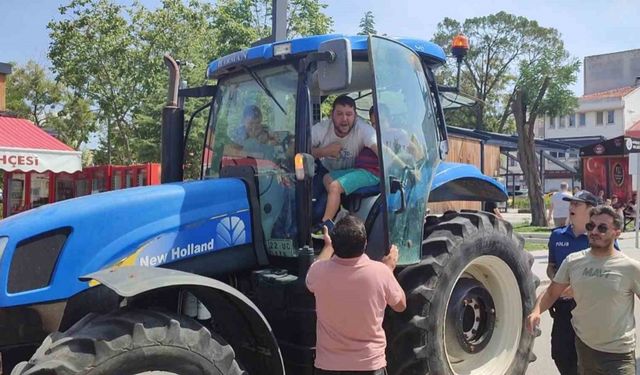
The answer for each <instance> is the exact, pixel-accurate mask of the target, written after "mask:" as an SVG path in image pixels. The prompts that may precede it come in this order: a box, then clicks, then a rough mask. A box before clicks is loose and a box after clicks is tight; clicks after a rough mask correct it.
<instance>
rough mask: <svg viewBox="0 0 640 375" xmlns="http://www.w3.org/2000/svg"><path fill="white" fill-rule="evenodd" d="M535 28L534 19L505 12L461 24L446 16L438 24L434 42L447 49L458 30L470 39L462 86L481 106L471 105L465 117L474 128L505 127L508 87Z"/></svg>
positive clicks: (537, 27)
mask: <svg viewBox="0 0 640 375" xmlns="http://www.w3.org/2000/svg"><path fill="white" fill-rule="evenodd" d="M536 29H540V27H539V26H538V24H537V22H536V21H531V20H528V19H527V18H525V17H518V16H515V15H512V14H509V13H506V12H499V13H496V14H492V15H489V16H484V17H475V18H468V19H466V20H464V22H463V23H462V24H461V23H460V22H458V21H456V20H454V19H451V18H448V17H447V18H445V19H444V20H443V21H442V22H440V23H438V29H437V31H436V34H435V35H434V37H433V41H434V42H435V43H437V44H439V45H440V46H442V47H443V48H445V49H446V50H447V51H449V50H450V47H451V40H452V39H453V37H454V36H455V35H457V34H458V33H460V32H462V33H464V34H465V35H466V36H467V37H468V38H469V43H470V45H471V49H470V51H469V53H468V55H467V57H466V58H465V60H464V69H463V70H462V72H461V81H462V82H461V87H462V88H463V89H464V90H471V91H470V93H472V94H473V95H474V96H475V97H476V98H478V99H480V100H481V103H482V105H476V106H474V107H473V108H472V112H471V113H470V114H469V116H467V119H469V120H471V121H473V124H474V127H475V128H476V129H481V130H485V129H488V130H493V131H497V132H502V131H504V130H505V127H506V124H507V119H508V118H509V116H510V115H511V106H510V103H511V101H512V99H513V92H512V91H510V88H512V87H513V82H514V80H515V78H516V77H517V67H518V63H519V61H520V60H521V59H522V58H524V57H525V56H526V55H527V54H528V53H529V50H530V49H531V48H535V46H534V45H532V44H531V41H530V39H531V36H532V35H531V33H532V32H534V31H535V30H536ZM449 77H453V74H452V73H451V74H449ZM451 80H452V78H449V81H450V82H451ZM467 92H469V91H467Z"/></svg>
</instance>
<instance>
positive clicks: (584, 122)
mask: <svg viewBox="0 0 640 375" xmlns="http://www.w3.org/2000/svg"><path fill="white" fill-rule="evenodd" d="M578 125H579V126H586V125H587V114H586V113H581V114H580V121H579V122H578Z"/></svg>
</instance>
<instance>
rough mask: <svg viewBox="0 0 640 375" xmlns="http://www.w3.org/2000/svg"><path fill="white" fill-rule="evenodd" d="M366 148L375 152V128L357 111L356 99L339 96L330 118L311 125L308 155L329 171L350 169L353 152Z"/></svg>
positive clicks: (352, 163)
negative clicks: (360, 116)
mask: <svg viewBox="0 0 640 375" xmlns="http://www.w3.org/2000/svg"><path fill="white" fill-rule="evenodd" d="M364 147H368V148H370V149H372V150H374V152H377V151H378V147H377V141H376V131H375V129H374V128H373V127H372V126H371V125H369V124H367V123H366V122H365V121H364V120H362V119H361V118H359V117H358V116H357V114H356V102H355V101H354V100H353V98H351V97H349V96H347V95H340V96H338V97H337V98H336V100H335V101H334V102H333V108H332V110H331V118H328V119H325V120H322V121H320V122H319V123H317V124H315V125H314V126H313V127H311V154H312V155H313V157H315V158H316V159H319V160H320V161H321V162H322V165H323V166H324V167H325V168H326V169H327V170H328V171H329V172H331V171H333V170H336V169H347V168H353V165H354V161H355V159H356V155H358V153H360V151H362V149H363V148H364Z"/></svg>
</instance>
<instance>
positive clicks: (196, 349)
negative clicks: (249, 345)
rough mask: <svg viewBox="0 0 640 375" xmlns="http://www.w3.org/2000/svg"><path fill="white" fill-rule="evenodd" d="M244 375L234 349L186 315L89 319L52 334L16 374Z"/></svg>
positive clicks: (146, 313) (145, 313) (142, 313)
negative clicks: (162, 374)
mask: <svg viewBox="0 0 640 375" xmlns="http://www.w3.org/2000/svg"><path fill="white" fill-rule="evenodd" d="M146 373H165V374H166V373H168V374H180V375H182V374H185V375H191V374H194V375H195V374H198V375H200V374H202V375H205V374H206V375H237V374H242V373H243V372H242V371H241V370H240V368H239V366H238V364H237V362H236V361H235V359H234V352H233V349H231V347H230V346H229V345H226V344H225V343H224V342H223V341H222V340H220V339H218V338H216V337H214V336H212V335H211V333H210V332H209V330H207V329H206V328H205V327H203V326H202V325H200V324H199V323H197V322H196V321H194V320H192V319H189V318H187V317H184V316H180V315H176V314H170V313H164V312H157V311H151V310H121V311H117V312H113V313H110V314H106V315H97V314H89V315H87V316H86V317H85V318H83V319H82V320H80V321H78V322H77V323H76V324H74V325H73V326H72V327H71V328H69V329H68V330H67V331H66V332H64V333H59V332H58V333H54V334H51V335H49V336H48V337H47V338H46V339H45V341H44V343H43V344H42V345H41V346H40V348H39V349H38V350H37V351H36V353H35V354H34V355H33V357H32V358H31V359H30V360H29V361H28V362H22V363H20V364H18V365H17V366H16V367H15V368H14V369H13V371H12V372H11V374H12V375H44V374H56V375H67V374H69V375H70V374H86V375H107V374H127V375H129V374H130V375H134V374H146Z"/></svg>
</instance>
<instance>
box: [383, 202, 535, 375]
mask: <svg viewBox="0 0 640 375" xmlns="http://www.w3.org/2000/svg"><path fill="white" fill-rule="evenodd" d="M424 238H425V239H424V241H423V243H422V261H421V262H420V263H419V264H417V265H414V266H410V267H407V268H406V269H404V270H402V271H401V272H400V274H399V275H398V279H399V281H400V284H401V285H402V286H403V288H404V290H405V292H406V294H407V310H406V311H405V312H403V313H401V314H396V313H390V314H389V316H388V317H387V319H386V321H387V323H386V325H385V329H386V331H387V336H388V346H387V348H388V349H387V352H388V355H387V359H388V363H389V364H388V368H389V373H390V374H392V375H413V374H416V375H418V374H419V375H425V374H429V375H452V374H460V375H462V374H475V375H480V374H482V375H501V374H508V375H520V374H524V372H525V370H526V368H527V365H528V363H529V359H530V358H533V357H532V354H531V349H532V346H533V340H534V337H533V336H532V335H530V334H529V333H528V332H527V331H526V329H525V327H524V318H525V316H526V314H528V312H529V311H530V310H531V309H532V307H533V304H534V303H535V286H536V285H535V279H534V276H533V274H532V273H531V266H532V265H533V256H532V255H531V254H529V253H528V252H526V251H523V245H524V240H523V239H522V237H521V236H519V235H517V234H516V233H513V230H512V227H511V225H510V224H509V223H507V222H505V221H502V220H500V219H498V218H497V217H495V216H494V215H492V214H488V213H483V212H460V213H458V212H449V213H446V214H445V215H443V216H442V217H428V218H427V220H426V222H425V235H424Z"/></svg>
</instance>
